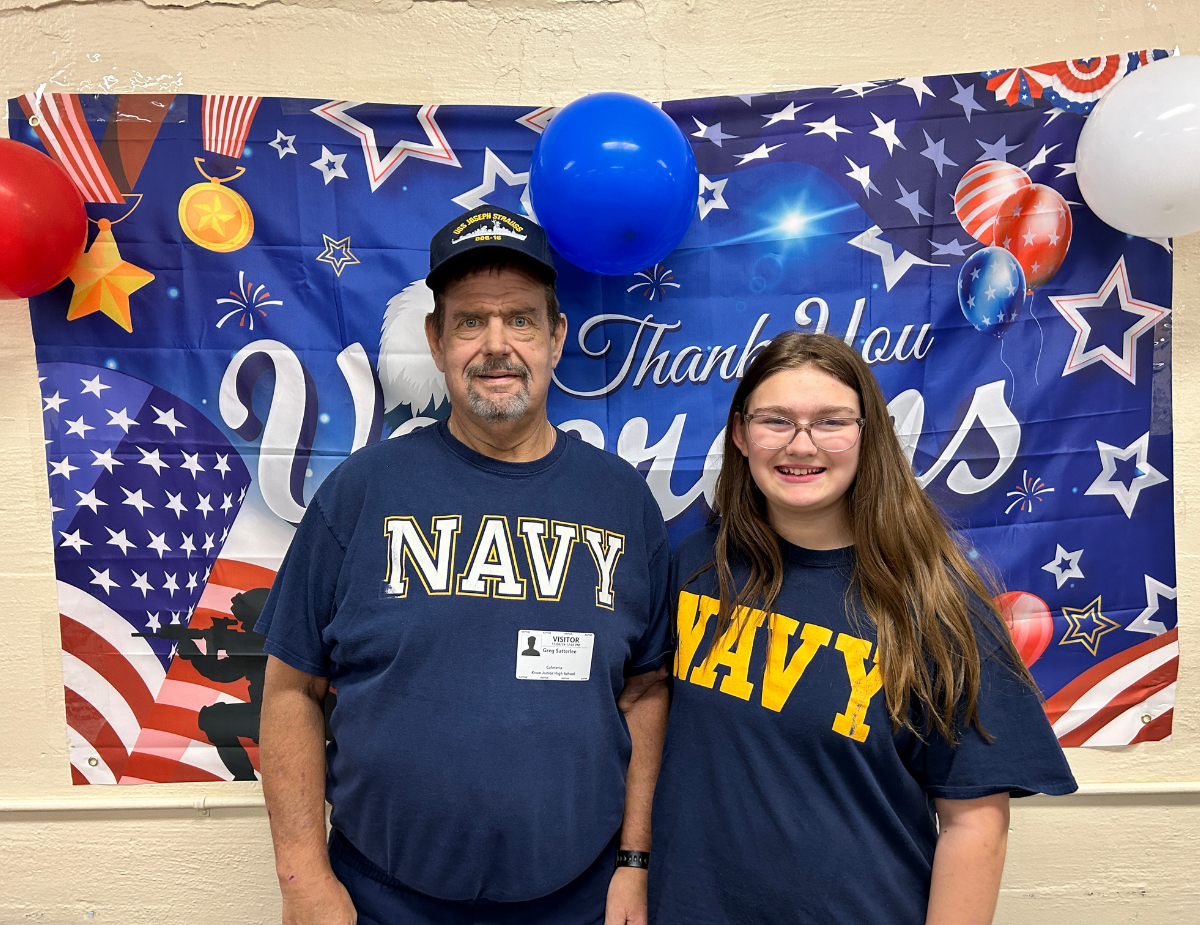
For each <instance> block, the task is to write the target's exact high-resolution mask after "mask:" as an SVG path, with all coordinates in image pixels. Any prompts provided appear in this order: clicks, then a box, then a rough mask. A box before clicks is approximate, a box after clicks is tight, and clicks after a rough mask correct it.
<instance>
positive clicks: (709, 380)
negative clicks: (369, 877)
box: [9, 52, 1178, 784]
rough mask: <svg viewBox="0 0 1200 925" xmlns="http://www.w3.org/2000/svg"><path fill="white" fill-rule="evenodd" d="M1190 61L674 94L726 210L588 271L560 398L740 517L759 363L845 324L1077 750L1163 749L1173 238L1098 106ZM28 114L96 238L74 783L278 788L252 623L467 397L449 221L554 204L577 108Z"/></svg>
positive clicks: (16, 106) (566, 409) (686, 522)
mask: <svg viewBox="0 0 1200 925" xmlns="http://www.w3.org/2000/svg"><path fill="white" fill-rule="evenodd" d="M1164 54H1165V53H1163V52H1134V53H1129V54H1123V55H1110V56H1106V57H1102V58H1094V59H1087V60H1079V61H1066V62H1057V63H1053V64H1043V65H1037V66H1033V67H1027V68H1012V69H1007V70H1002V71H984V72H977V73H966V74H954V75H949V76H940V77H907V78H903V79H898V80H897V79H893V80H884V81H877V82H869V81H868V82H862V83H856V84H847V85H844V86H840V87H825V88H808V89H802V90H797V91H794V92H787V93H770V94H767V93H758V94H745V95H741V96H732V97H717V98H710V99H695V100H681V101H671V102H666V103H663V104H662V106H663V109H664V111H665V112H666V113H667V114H668V115H670V116H671V118H672V119H674V120H675V122H676V124H677V125H678V126H679V127H680V129H681V130H682V131H683V132H684V133H685V134H686V135H687V136H688V138H689V140H690V142H691V144H692V147H693V150H694V151H695V154H696V159H697V163H698V165H699V168H700V173H701V176H700V186H699V190H698V208H697V212H696V216H695V220H694V222H693V225H692V227H691V229H690V231H689V232H688V234H687V236H686V237H685V238H684V240H683V242H682V243H681V244H680V246H679V248H678V249H677V250H676V251H675V252H674V253H673V254H671V255H670V256H669V257H668V258H666V259H665V260H664V261H663V262H662V263H660V264H658V265H656V266H653V267H646V268H644V269H643V270H642V271H640V272H637V273H634V274H631V275H629V276H628V277H623V278H616V277H605V278H601V277H596V276H592V275H589V274H587V273H584V272H582V271H581V270H579V269H577V268H575V267H573V266H571V265H570V264H568V263H566V262H565V261H561V262H560V265H559V268H560V277H559V296H560V299H561V302H562V306H563V311H564V313H565V315H566V317H567V319H568V322H569V324H570V328H569V332H568V339H567V348H566V352H565V355H564V358H563V361H562V363H561V364H560V365H559V367H558V370H557V372H556V378H555V385H554V386H553V387H552V389H551V394H550V415H551V419H552V420H553V422H554V423H555V424H556V425H558V426H559V427H561V428H563V429H564V430H568V431H571V432H573V433H574V434H576V435H577V436H578V437H580V438H581V439H584V440H587V441H589V442H591V443H593V444H595V445H597V446H601V447H604V448H605V449H607V450H609V451H611V452H614V453H617V454H619V455H620V456H622V457H623V458H624V459H626V460H627V461H628V462H629V463H630V464H632V465H634V466H636V467H637V468H638V469H639V470H640V471H642V472H643V473H644V475H645V478H646V480H647V482H648V483H649V485H650V487H651V489H652V490H653V492H654V495H655V497H656V498H657V499H658V501H659V504H660V505H661V507H662V510H663V514H664V516H665V517H666V519H667V521H668V523H669V525H670V532H671V536H672V538H673V540H674V541H678V540H679V539H681V538H682V537H683V536H684V535H686V534H687V533H688V532H690V531H692V530H694V529H696V528H697V527H699V526H700V525H701V524H703V523H704V521H705V519H706V517H707V515H708V511H709V508H708V504H709V502H710V500H711V498H712V489H713V480H714V477H715V475H716V471H717V468H718V466H719V454H720V449H721V445H722V436H723V435H722V428H723V426H724V418H725V413H726V410H727V408H728V403H729V400H730V397H731V395H732V393H733V390H734V388H735V386H736V380H737V379H738V378H739V377H740V376H741V375H742V373H743V371H744V370H745V368H746V365H747V364H748V363H749V362H750V360H751V359H752V357H753V356H754V354H755V353H756V352H757V351H758V350H760V349H761V347H762V345H763V344H764V343H765V342H766V341H768V340H769V339H770V338H771V337H772V336H773V335H775V334H777V333H779V332H781V331H784V330H789V329H795V328H799V329H802V330H808V331H827V332H830V333H834V334H836V335H837V336H839V337H843V338H844V339H845V340H846V342H847V343H849V344H851V345H852V346H853V347H854V348H855V349H856V350H858V351H860V352H861V354H862V356H863V357H864V358H865V359H866V361H867V362H868V363H869V364H870V365H871V367H872V369H873V371H874V372H875V374H876V375H877V377H878V378H879V381H880V383H881V384H882V386H883V390H884V393H885V395H886V396H887V398H888V400H889V403H890V405H889V407H890V410H891V412H892V416H893V422H894V426H895V428H896V432H897V434H898V435H899V437H900V441H901V444H902V446H903V447H904V449H905V452H906V453H907V455H908V457H909V459H910V460H911V462H912V465H913V467H914V470H915V472H916V473H917V476H918V479H919V481H920V484H921V485H922V486H923V487H924V488H925V490H926V491H928V492H929V493H930V494H931V495H932V496H933V497H934V498H936V500H937V501H938V502H939V504H940V505H942V507H943V509H944V510H945V512H946V514H947V516H948V517H949V518H950V520H951V521H952V522H953V523H954V524H956V525H957V526H959V527H960V528H961V529H962V530H963V535H964V539H965V541H966V543H967V544H968V548H969V550H970V555H971V556H972V557H973V558H976V559H978V561H980V562H981V563H982V562H990V563H993V564H994V565H995V567H996V569H997V570H998V572H999V574H1000V575H1001V577H1002V578H1003V581H1004V584H1005V593H1004V595H1003V596H1002V597H1001V598H1000V599H999V604H1000V606H1001V608H1002V609H1003V610H1004V612H1005V613H1006V615H1008V616H1009V617H1010V619H1011V623H1012V626H1013V632H1014V637H1015V638H1016V640H1017V643H1018V646H1019V647H1020V649H1021V651H1022V654H1023V657H1024V658H1025V659H1026V661H1027V663H1028V664H1030V666H1031V671H1032V672H1033V675H1034V677H1035V678H1036V680H1037V681H1038V683H1039V685H1040V686H1041V688H1042V690H1043V692H1044V693H1045V695H1046V697H1047V702H1046V709H1047V712H1048V714H1049V716H1050V719H1051V721H1052V723H1053V724H1054V728H1055V730H1056V731H1057V733H1058V735H1059V736H1060V739H1061V741H1062V742H1063V744H1064V745H1067V746H1085V745H1117V744H1128V743H1132V742H1144V741H1150V740H1161V739H1166V738H1169V736H1170V733H1171V721H1172V709H1173V704H1174V690H1175V679H1176V676H1177V671H1178V643H1177V629H1176V621H1177V616H1176V606H1175V598H1176V588H1175V546H1174V526H1173V506H1172V487H1171V479H1172V472H1173V470H1172V440H1171V317H1170V311H1171V242H1170V241H1168V240H1157V241H1153V240H1146V239H1139V238H1131V237H1128V236H1126V235H1124V234H1122V233H1120V232H1117V231H1115V230H1114V229H1112V228H1110V227H1108V226H1106V225H1104V224H1102V223H1101V222H1100V221H1099V220H1097V219H1096V218H1095V217H1094V216H1093V215H1092V214H1091V213H1090V211H1089V210H1088V208H1087V206H1086V205H1085V204H1084V203H1083V202H1082V197H1081V196H1080V194H1079V190H1078V187H1077V185H1076V182H1075V177H1074V172H1075V163H1074V158H1075V153H1074V152H1075V146H1076V141H1077V139H1078V136H1079V132H1080V129H1081V128H1082V126H1083V123H1084V120H1085V118H1086V116H1087V113H1088V112H1089V111H1090V110H1091V108H1092V107H1093V106H1094V105H1095V103H1096V101H1097V100H1098V99H1100V98H1101V97H1102V96H1103V94H1104V93H1105V92H1106V91H1107V90H1108V89H1110V88H1111V87H1112V86H1113V85H1114V84H1115V83H1116V82H1117V81H1119V80H1120V79H1122V78H1123V77H1124V76H1125V75H1126V74H1128V73H1129V72H1130V71H1132V70H1133V69H1135V68H1137V67H1140V66H1144V65H1145V64H1146V63H1147V62H1149V61H1151V60H1153V59H1154V58H1155V57H1161V56H1163V55H1164ZM9 112H10V119H11V122H10V125H11V126H12V134H13V136H14V137H16V138H18V139H19V140H21V141H24V142H27V143H28V144H31V145H33V146H35V147H38V148H39V149H42V150H44V151H46V153H48V154H49V155H50V156H52V157H54V158H55V159H56V160H57V161H58V162H59V163H60V164H62V165H63V166H64V167H65V168H67V169H68V172H70V173H71V175H72V176H73V177H74V178H75V180H76V182H77V183H78V184H79V186H80V189H81V190H84V195H85V198H86V199H87V201H88V203H89V205H88V213H89V216H90V219H91V223H90V224H91V226H92V237H91V239H90V242H89V247H88V250H87V252H86V253H85V254H84V255H83V257H82V258H81V260H80V263H79V264H78V265H77V266H76V267H75V269H74V270H73V271H72V273H71V276H70V278H69V279H68V280H67V281H65V282H64V283H62V284H61V285H60V286H59V287H57V288H56V289H54V290H53V291H51V292H49V293H47V294H45V295H43V296H40V297H38V298H35V299H33V300H32V304H31V312H32V316H33V330H34V337H35V340H36V345H37V356H38V363H39V369H40V376H41V383H40V385H41V391H42V396H43V406H44V418H45V433H46V455H47V472H48V477H49V485H50V497H51V504H52V515H53V523H52V524H51V530H52V537H53V541H54V548H55V562H56V569H57V575H58V580H59V609H60V614H61V623H62V644H63V665H64V680H65V684H66V687H67V695H66V696H67V722H68V728H69V735H70V740H71V756H72V757H71V769H72V770H71V773H72V775H73V778H74V780H75V781H76V782H77V783H80V784H84V783H91V784H100V783H142V782H148V781H182V780H234V779H243V780H248V779H253V778H254V777H255V776H256V775H257V763H258V749H257V737H258V717H259V710H260V706H261V695H262V677H263V666H264V664H265V658H264V656H263V655H262V647H261V646H262V639H261V637H259V636H257V634H255V633H253V631H252V627H253V625H254V621H255V618H256V616H257V613H258V611H259V609H261V606H262V601H263V599H264V598H265V595H266V589H267V588H269V587H270V583H271V580H272V577H273V575H274V570H275V569H276V568H277V567H278V565H279V563H280V561H281V559H282V557H283V555H284V552H285V551H286V548H287V544H288V542H289V540H290V538H291V536H292V534H293V531H294V525H295V524H296V523H297V522H298V521H299V520H300V518H301V517H302V516H303V513H304V510H305V507H306V505H307V504H308V503H309V501H310V500H311V498H312V495H313V492H314V491H315V490H316V488H317V487H318V486H319V485H320V484H321V481H322V480H323V479H324V478H325V476H326V475H328V473H329V472H330V471H331V470H332V469H333V468H334V467H335V466H336V465H337V464H338V463H339V462H340V461H341V460H342V459H344V458H345V457H346V455H347V454H349V453H351V452H353V451H354V450H356V449H358V448H360V447H362V446H364V445H365V444H367V443H371V442H374V441H377V440H381V439H388V438H390V437H394V436H398V435H402V434H405V433H407V432H409V431H411V430H412V429H414V428H416V427H420V426H425V425H427V424H429V423H431V422H432V421H434V420H437V419H439V418H444V417H445V416H446V415H447V414H448V411H449V406H448V402H447V398H446V389H445V384H444V382H443V380H442V377H441V374H440V373H438V372H437V369H436V367H435V366H434V365H433V361H432V359H431V358H430V357H429V355H428V350H427V347H426V345H425V339H424V333H423V322H424V317H425V315H426V314H427V313H428V312H429V311H430V310H431V309H432V305H433V301H432V296H431V294H430V292H429V290H428V288H427V287H426V286H425V283H424V276H425V274H426V272H427V269H428V242H429V238H430V236H431V235H432V234H433V232H434V231H435V230H437V229H438V228H439V227H440V226H441V225H443V224H444V223H445V222H447V221H449V220H450V219H451V218H453V217H455V216H457V215H460V214H461V213H462V212H463V211H464V210H486V209H487V207H488V206H489V205H495V206H501V207H505V208H510V209H514V210H519V211H522V212H524V213H525V214H527V215H529V216H530V217H531V218H534V219H536V215H535V213H534V206H533V203H532V202H531V200H530V194H529V188H528V184H529V163H530V156H531V152H532V150H533V147H534V145H535V144H536V143H537V140H538V137H539V135H540V134H541V132H542V131H543V130H544V129H545V127H546V125H547V124H548V122H549V121H550V120H551V119H552V118H553V117H554V114H555V110H554V109H553V108H552V107H538V108H530V107H496V106H492V107H474V106H435V105H423V106H416V105H413V106H401V105H380V104H370V103H356V102H352V101H345V100H297V99H276V98H258V97H249V96H240V97H239V96H228V97H218V96H208V97H200V96H174V97H143V96H132V97H130V96H122V97H101V96H71V95H65V94H54V95H44V96H39V95H37V94H29V95H26V96H24V97H21V98H20V99H17V100H13V101H11V102H10V106H9ZM131 113H133V114H140V115H137V116H136V117H134V116H131V115H130V114H131ZM146 114H149V115H146ZM581 220H585V219H584V218H581Z"/></svg>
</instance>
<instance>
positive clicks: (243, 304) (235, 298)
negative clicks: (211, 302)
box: [217, 270, 283, 331]
mask: <svg viewBox="0 0 1200 925" xmlns="http://www.w3.org/2000/svg"><path fill="white" fill-rule="evenodd" d="M229 294H230V295H231V296H232V298H229V299H217V304H218V305H236V306H237V308H235V309H234V310H233V311H231V312H227V313H226V314H224V315H222V316H221V320H220V321H218V322H217V327H218V328H219V327H221V326H222V325H223V324H225V322H226V321H228V320H229V319H230V318H232V317H233V316H234V315H241V317H240V318H238V327H239V328H244V327H249V328H250V330H251V331H253V330H254V315H255V314H256V313H257V314H259V315H261V316H262V317H263V318H264V319H265V318H266V317H267V313H266V312H265V311H263V307H264V306H266V305H282V304H283V301H282V300H280V299H272V298H271V293H269V292H267V287H266V286H265V285H264V286H259V287H258V288H257V289H255V288H254V283H251V282H247V280H246V271H245V270H238V291H237V292H234V291H233V290H232V289H230V290H229Z"/></svg>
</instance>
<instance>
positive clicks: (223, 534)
mask: <svg viewBox="0 0 1200 925" xmlns="http://www.w3.org/2000/svg"><path fill="white" fill-rule="evenodd" d="M227 539H229V528H228V527H226V528H225V529H224V530H222V531H221V542H222V543H224V542H225V541H226V540H227Z"/></svg>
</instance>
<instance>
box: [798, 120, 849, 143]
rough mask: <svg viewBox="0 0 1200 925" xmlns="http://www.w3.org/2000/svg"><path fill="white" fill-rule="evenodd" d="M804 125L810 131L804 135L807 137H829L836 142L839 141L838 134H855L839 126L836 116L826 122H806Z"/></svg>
mask: <svg viewBox="0 0 1200 925" xmlns="http://www.w3.org/2000/svg"><path fill="white" fill-rule="evenodd" d="M804 124H805V125H806V126H807V127H808V128H809V131H807V132H805V133H804V134H805V135H828V136H829V137H830V138H832V139H833V140H834V141H837V137H838V132H841V133H842V134H843V135H853V134H854V133H853V132H852V131H850V129H848V128H842V127H841V126H840V125H838V124H837V116H836V115H833V116H830V117H829V118H828V119H826V120H825V121H824V122H805V123H804Z"/></svg>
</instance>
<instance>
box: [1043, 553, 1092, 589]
mask: <svg viewBox="0 0 1200 925" xmlns="http://www.w3.org/2000/svg"><path fill="white" fill-rule="evenodd" d="M1082 555H1083V550H1082V549H1076V550H1075V551H1074V552H1067V551H1066V550H1065V549H1063V548H1062V546H1061V545H1057V544H1056V546H1055V549H1054V558H1053V559H1051V560H1050V561H1049V562H1047V563H1046V564H1045V565H1043V566H1042V571H1043V572H1049V573H1050V574H1051V575H1053V576H1054V581H1055V587H1058V588H1061V587H1062V586H1063V585H1065V584H1066V583H1067V581H1068V580H1069V579H1071V578H1083V577H1084V576H1083V570H1082V569H1080V567H1079V559H1080V557H1081V556H1082Z"/></svg>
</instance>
